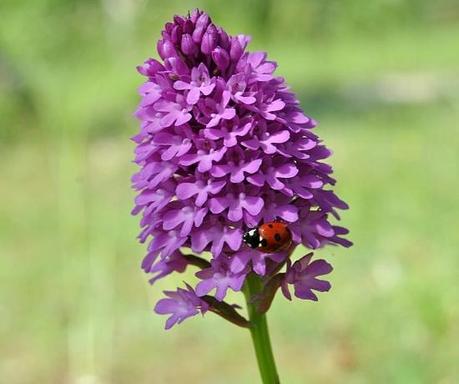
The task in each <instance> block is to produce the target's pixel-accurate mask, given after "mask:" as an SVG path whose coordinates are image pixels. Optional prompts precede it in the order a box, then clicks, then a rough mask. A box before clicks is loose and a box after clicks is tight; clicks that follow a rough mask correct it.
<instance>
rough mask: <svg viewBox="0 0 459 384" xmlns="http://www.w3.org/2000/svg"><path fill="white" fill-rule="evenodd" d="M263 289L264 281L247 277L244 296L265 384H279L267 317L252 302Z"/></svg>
mask: <svg viewBox="0 0 459 384" xmlns="http://www.w3.org/2000/svg"><path fill="white" fill-rule="evenodd" d="M262 288H263V285H262V281H261V279H260V278H259V277H258V276H257V275H255V274H251V275H249V276H248V277H247V280H246V283H245V286H244V295H245V299H246V302H247V310H248V312H249V319H250V333H251V335H252V341H253V346H254V348H255V354H256V356H257V361H258V368H259V370H260V374H261V379H262V382H263V384H279V376H278V374H277V371H276V363H275V362H274V356H273V351H272V349H271V341H270V340H269V331H268V323H267V321H266V315H265V314H264V313H263V314H261V313H259V312H257V309H256V304H255V303H253V302H252V298H253V297H254V295H257V294H258V293H260V291H261V290H262Z"/></svg>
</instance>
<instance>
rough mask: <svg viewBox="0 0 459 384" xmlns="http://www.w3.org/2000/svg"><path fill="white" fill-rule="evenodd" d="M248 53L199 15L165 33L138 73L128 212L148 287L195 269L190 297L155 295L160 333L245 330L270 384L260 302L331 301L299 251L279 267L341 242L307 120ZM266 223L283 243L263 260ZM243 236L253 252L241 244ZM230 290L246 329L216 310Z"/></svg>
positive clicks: (262, 57) (327, 170) (319, 265)
mask: <svg viewBox="0 0 459 384" xmlns="http://www.w3.org/2000/svg"><path fill="white" fill-rule="evenodd" d="M249 41H250V38H249V37H247V36H244V35H237V36H230V35H228V34H227V33H226V32H225V31H224V30H223V29H222V28H220V27H218V26H216V25H214V24H213V23H212V21H211V19H210V17H209V16H208V15H207V14H206V13H204V12H202V11H199V10H195V11H193V12H191V13H190V14H188V15H187V16H185V17H180V16H175V17H174V19H173V21H172V22H169V23H167V24H166V25H165V29H164V31H162V38H161V39H160V40H159V41H158V44H157V50H158V54H159V57H160V58H161V61H158V60H156V59H152V58H150V59H148V60H146V61H145V62H144V63H143V64H142V65H140V66H139V67H138V68H137V69H138V71H139V72H140V74H141V75H143V76H144V77H145V81H144V83H143V85H142V86H141V87H140V89H139V93H140V96H141V98H142V99H141V101H140V104H139V107H138V109H137V111H136V113H135V115H136V117H137V118H138V119H139V120H140V131H139V133H138V134H137V135H136V136H134V137H133V141H134V142H135V143H136V149H135V162H136V163H137V164H138V166H139V167H140V169H139V171H138V172H137V173H136V174H135V175H134V176H133V177H132V182H133V187H134V189H135V190H137V191H138V195H137V197H136V200H135V208H134V210H133V213H134V214H141V215H142V219H141V227H142V231H141V233H140V235H139V239H140V241H141V242H142V243H143V242H147V243H148V245H147V255H146V256H145V259H144V260H143V263H142V268H143V270H144V271H145V272H146V273H147V274H149V275H150V282H151V283H152V284H154V283H155V282H156V281H157V280H159V279H161V278H164V277H166V276H168V275H170V274H173V273H181V272H184V271H185V270H187V269H188V268H195V269H197V271H196V277H197V278H198V283H197V284H196V285H195V286H194V287H192V286H191V285H189V284H188V283H185V286H184V287H180V288H177V290H175V291H166V292H164V293H165V298H163V299H161V300H159V302H158V303H157V304H156V306H155V312H156V313H158V314H160V315H167V316H168V319H167V321H166V329H169V328H171V327H172V326H174V325H175V324H180V323H181V322H182V321H184V320H185V319H187V318H189V317H192V316H195V315H197V314H199V313H200V314H205V313H207V312H213V313H215V314H217V315H219V316H221V317H223V318H224V319H226V320H228V321H230V322H231V323H233V324H236V325H238V326H241V327H246V328H249V329H250V331H251V334H252V339H253V342H254V346H255V352H256V356H257V360H258V364H259V368H260V372H261V376H262V380H263V382H264V383H278V382H279V379H278V375H277V372H276V367H275V364H274V359H273V353H272V351H271V345H270V341H269V334H268V330H267V323H266V314H265V312H266V311H267V310H268V309H269V308H270V306H271V302H272V300H273V297H274V296H275V294H276V292H278V291H280V292H282V293H283V294H284V296H285V297H286V298H287V299H289V300H291V299H292V292H293V295H294V296H295V297H296V298H299V299H303V300H312V301H316V300H317V299H318V298H317V293H318V292H325V291H328V290H329V289H330V284H329V283H328V282H327V281H325V280H323V279H322V278H323V276H324V275H326V274H328V273H330V272H331V270H332V267H331V265H330V264H329V263H327V262H326V261H325V260H318V259H315V260H313V255H312V253H309V254H307V255H306V256H304V257H302V258H300V259H299V260H296V261H295V260H292V254H293V250H294V249H295V247H296V246H298V245H302V246H304V247H306V248H308V249H311V250H314V249H318V248H321V247H324V246H325V245H328V244H330V245H341V246H344V247H349V246H351V245H352V243H351V242H350V241H349V240H347V239H345V238H344V237H343V236H344V235H346V234H347V232H348V231H347V230H346V229H345V228H343V227H340V226H337V225H335V224H333V223H332V219H338V218H339V216H338V213H337V211H338V210H342V209H347V205H346V203H344V202H343V201H342V200H340V199H339V198H338V197H337V196H336V195H335V193H334V192H333V186H334V185H335V179H333V177H332V168H331V167H330V166H329V165H328V164H326V163H325V162H324V160H325V159H326V158H328V157H329V156H330V154H331V152H330V151H329V150H328V149H327V148H326V147H325V146H324V144H323V143H322V141H321V140H320V139H319V137H318V136H317V135H316V134H315V133H314V132H313V128H314V127H315V126H316V122H315V120H313V119H312V118H311V117H309V116H307V115H305V114H304V112H303V111H302V109H301V107H300V105H299V102H298V100H297V98H296V97H295V95H294V94H293V93H292V92H291V91H290V90H289V88H288V86H287V84H286V83H285V81H284V79H283V78H282V77H279V76H276V75H275V70H276V63H275V62H273V61H270V60H268V59H267V55H266V53H264V52H250V51H248V50H247V45H248V43H249ZM269 223H275V224H276V227H279V228H283V232H284V235H285V236H286V238H287V240H286V241H285V244H282V247H277V248H276V251H274V252H272V251H268V248H269V246H270V244H271V243H272V242H274V243H275V242H276V241H280V240H279V239H280V234H278V233H276V234H274V235H273V236H274V237H273V238H270V237H269V236H270V235H266V234H264V232H263V231H262V230H261V229H260V226H263V225H268V226H270V228H272V224H269ZM254 228H255V232H256V233H258V235H257V234H256V235H255V236H259V237H260V238H259V246H257V244H255V246H254V244H253V243H252V244H249V243H247V242H245V241H243V238H244V239H245V236H244V234H246V233H248V232H249V231H250V230H253V229H254ZM255 232H253V231H252V232H250V233H252V234H253V233H255ZM266 237H267V238H266ZM249 245H250V246H249ZM274 245H275V244H274ZM267 247H268V248H267ZM202 252H206V254H210V256H209V257H204V256H202V255H201V256H200V255H199V254H201V253H202ZM279 288H280V290H279ZM229 290H232V291H236V292H238V291H242V292H243V293H244V295H245V297H246V301H247V309H248V318H246V317H245V316H244V315H243V314H242V313H241V308H240V307H238V306H236V305H232V304H230V303H227V302H226V301H225V297H226V295H227V293H228V291H229Z"/></svg>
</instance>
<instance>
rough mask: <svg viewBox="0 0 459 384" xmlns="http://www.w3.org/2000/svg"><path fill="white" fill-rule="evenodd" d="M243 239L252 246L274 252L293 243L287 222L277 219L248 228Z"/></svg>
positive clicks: (262, 250) (266, 251)
mask: <svg viewBox="0 0 459 384" xmlns="http://www.w3.org/2000/svg"><path fill="white" fill-rule="evenodd" d="M242 239H243V240H244V243H246V244H247V245H248V246H249V247H250V248H254V249H258V250H259V251H261V252H265V253H274V252H279V251H281V250H283V249H285V248H288V246H289V245H290V244H291V243H292V234H291V232H290V230H289V229H288V226H287V224H286V223H284V222H282V221H278V220H276V221H271V222H269V223H263V224H261V225H259V226H258V227H255V228H252V229H250V230H248V231H247V232H246V233H244V236H243V238H242Z"/></svg>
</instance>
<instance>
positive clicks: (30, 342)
mask: <svg viewBox="0 0 459 384" xmlns="http://www.w3.org/2000/svg"><path fill="white" fill-rule="evenodd" d="M29 12H30V13H31V15H33V14H34V12H38V11H37V10H36V9H31V10H29ZM40 12H41V11H40ZM57 12H58V10H56V11H55V13H57ZM164 12H165V11H164ZM37 14H41V13H39V12H38V13H37ZM63 14H64V15H65V14H66V13H65V12H64V13H63ZM10 15H11V17H13V16H14V12H12V13H10ZM55 16H56V14H53V17H55ZM50 17H51V16H50ZM68 17H69V20H73V21H74V22H75V20H77V19H72V18H71V17H70V16H68ZM78 17H82V16H81V15H80V16H78ZM90 17H91V18H90V19H91V20H93V21H97V20H98V17H99V16H98V13H97V12H94V13H91V14H90ZM159 19H160V18H159V17H158V20H156V19H155V23H159V22H160V21H162V20H159ZM66 20H67V19H66ZM142 20H143V21H142V23H143V24H142V25H144V24H145V25H146V24H147V21H148V20H147V18H146V17H145V18H144V19H142ZM218 21H219V22H221V23H223V24H225V23H224V19H223V17H222V16H220V20H218ZM5 22H6V23H10V24H11V27H10V29H9V30H8V31H9V33H10V34H9V35H8V36H9V38H10V39H11V45H8V44H6V43H5V42H4V44H3V46H4V47H10V48H8V49H7V52H8V53H9V54H10V57H11V58H12V62H13V63H15V65H14V66H13V67H15V68H16V69H18V71H19V73H20V74H22V76H23V78H24V80H25V84H26V85H27V87H26V88H25V91H24V92H25V93H24V94H25V95H28V96H27V97H26V99H25V100H29V101H30V103H31V104H30V105H32V106H33V108H30V109H29V108H24V107H23V105H22V104H21V100H23V99H21V98H18V99H15V97H18V96H17V95H16V93H14V92H13V93H12V94H9V93H3V95H2V100H7V101H8V104H4V105H5V106H6V107H4V108H5V109H4V111H6V112H5V114H4V116H5V122H7V123H8V127H5V130H3V126H2V130H3V131H2V133H1V135H0V138H3V140H2V141H1V144H0V149H1V150H0V175H1V178H2V179H1V183H0V186H1V187H0V199H1V201H2V202H3V203H2V204H0V255H1V256H0V382H5V383H9V384H28V383H30V384H35V383H78V384H102V383H114V384H118V383H119V384H124V383H139V384H140V383H155V384H161V383H167V384H169V383H183V382H189V383H218V384H224V383H255V382H257V380H258V372H257V367H256V362H255V356H254V353H253V351H252V345H251V340H250V335H249V333H248V332H247V331H246V330H244V329H238V328H236V327H234V326H232V325H230V324H227V323H225V322H224V321H223V320H221V319H220V318H217V317H216V316H214V315H213V314H208V315H206V316H205V319H201V318H199V317H196V318H193V319H191V320H189V321H187V322H185V323H184V324H183V325H181V326H179V327H176V328H174V329H173V330H172V331H170V332H164V331H163V323H164V318H162V317H159V316H156V315H154V314H153V313H152V310H151V309H152V307H153V305H154V303H155V302H156V301H157V300H158V298H159V297H160V296H161V290H163V289H168V288H173V287H174V286H176V285H177V284H179V283H181V281H182V280H183V279H184V278H185V279H186V278H191V275H192V271H189V272H188V273H187V274H186V275H185V276H183V275H180V276H174V277H172V278H170V279H166V280H164V281H161V282H159V283H158V284H157V286H155V287H153V288H151V287H150V286H149V285H148V284H147V278H146V276H145V275H143V274H142V273H141V271H140V268H139V263H140V260H141V258H142V256H143V253H144V249H143V247H142V246H140V245H138V244H137V243H136V240H135V236H136V234H137V225H138V218H133V217H131V216H130V214H129V212H130V209H131V207H132V199H133V197H134V194H133V192H132V191H131V190H130V188H129V177H130V175H131V174H132V172H133V171H134V169H135V168H134V166H133V164H132V163H131V159H132V150H133V146H132V144H131V143H130V142H129V141H128V137H129V136H131V135H132V134H133V133H134V132H135V130H136V123H135V122H134V121H133V120H132V118H131V116H130V111H131V110H132V109H133V108H134V105H135V103H136V100H137V99H136V97H135V95H134V89H135V87H136V86H137V85H138V83H139V81H140V79H139V77H137V76H136V75H135V73H134V72H129V71H131V69H132V67H133V66H134V64H136V63H137V62H139V61H140V60H142V59H143V57H144V56H146V55H147V54H148V53H147V51H146V47H147V48H148V49H149V50H150V51H151V38H150V36H145V37H143V38H142V40H140V41H136V42H135V43H132V44H127V43H129V42H130V38H129V36H124V35H123V33H122V31H116V28H113V24H110V23H107V25H106V27H107V30H106V31H102V28H100V27H97V26H95V25H94V24H91V23H88V25H86V26H85V27H84V30H85V31H86V33H87V35H85V34H84V33H83V34H82V35H81V36H80V37H79V38H81V39H83V40H84V41H85V42H88V41H89V37H91V36H102V35H103V33H106V35H105V36H106V37H104V38H101V39H94V40H95V41H94V42H92V43H91V44H90V45H89V46H87V47H86V48H85V49H84V50H85V51H86V53H87V54H86V55H83V57H84V58H85V60H84V61H83V63H81V61H80V62H78V65H74V66H70V65H69V63H71V62H72V60H74V59H75V58H77V57H78V55H79V54H81V52H79V53H78V52H73V51H72V52H70V50H69V52H68V57H67V56H66V55H64V54H62V53H60V54H59V55H58V51H59V50H60V49H64V48H62V47H63V46H65V44H64V42H65V39H64V37H65V36H63V37H62V39H64V42H62V41H61V40H59V39H57V38H55V37H53V38H51V40H50V41H49V42H48V45H45V46H44V48H43V49H44V50H43V52H45V53H46V54H55V55H56V57H54V58H52V60H55V61H53V62H54V63H55V65H54V66H51V65H50V62H49V58H48V56H46V55H45V54H44V53H43V52H41V51H40V50H39V47H36V46H31V49H30V51H29V52H26V53H24V55H25V56H27V57H29V58H30V59H36V61H27V60H25V61H24V62H21V63H19V61H16V58H17V57H19V53H20V51H21V47H22V48H24V47H25V46H27V43H28V42H30V41H32V42H33V41H34V35H33V34H32V33H30V31H28V32H27V33H26V34H25V36H22V35H21V34H20V31H21V28H20V24H19V23H18V22H17V21H16V22H15V21H14V20H12V19H8V20H7V21H5ZM37 22H38V21H36V20H35V21H33V23H32V25H35V23H37ZM233 23H234V24H232V28H230V29H231V31H232V32H236V31H237V30H240V25H239V24H237V23H236V22H233ZM72 25H73V24H72ZM72 25H71V26H69V28H71V27H72ZM13 26H15V28H13ZM110 26H111V27H110ZM75 28H76V27H75ZM110 28H112V29H110ZM126 28H127V29H129V28H128V27H126ZM142 28H145V29H146V28H147V27H142ZM142 28H140V30H142ZM155 28H156V27H151V28H148V31H149V34H151V33H153V34H154V33H156V30H157V29H155ZM77 29H78V28H77ZM5 30H6V29H5ZM137 32H138V31H137ZM137 32H136V31H134V32H133V33H134V36H136V33H137ZM399 32H400V33H399V34H397V33H396V32H391V33H386V34H385V35H384V36H383V37H381V39H379V40H378V44H376V45H375V43H374V39H372V38H365V36H358V35H346V36H342V37H340V38H339V39H334V40H332V41H328V42H320V41H319V42H315V43H311V44H310V45H309V44H306V43H305V42H303V41H302V40H300V39H299V38H295V39H293V40H292V41H291V42H289V43H287V44H282V45H280V44H279V43H278V42H275V43H273V45H274V46H273V47H271V48H272V49H271V51H272V56H273V57H274V58H275V59H277V60H278V62H279V64H280V66H279V70H280V72H281V73H282V74H285V76H286V77H287V78H288V79H289V81H290V82H291V84H292V87H293V89H294V90H296V91H297V92H298V93H299V94H300V96H301V99H302V102H303V106H304V108H305V110H306V111H307V112H309V113H310V114H311V115H313V116H314V117H315V118H317V119H318V120H319V121H320V125H319V127H318V128H317V133H318V134H319V135H321V136H322V137H323V138H324V139H325V142H326V143H327V144H328V145H329V146H330V147H331V148H332V149H333V150H334V157H332V160H331V161H332V163H333V165H334V167H335V170H336V177H337V179H338V180H339V183H338V186H337V189H338V192H339V193H340V195H341V196H342V197H343V198H344V199H345V200H346V201H347V202H349V204H350V206H351V209H350V210H349V211H347V212H344V213H343V223H344V225H346V226H347V227H349V228H350V229H351V236H350V237H351V238H352V240H353V241H354V242H355V245H354V247H353V248H351V249H349V250H341V249H337V248H326V249H324V250H321V251H319V252H318V255H320V256H322V257H325V258H327V259H328V260H330V261H331V262H332V263H333V265H334V268H335V270H334V272H333V274H332V277H331V278H332V283H333V290H332V291H331V292H330V293H329V294H323V295H321V296H320V301H319V303H310V302H300V301H294V302H293V303H290V302H287V301H286V300H285V299H284V298H283V297H281V296H279V297H277V298H276V300H275V302H274V305H273V307H272V309H271V311H270V312H269V315H268V318H269V322H270V330H271V334H272V339H273V340H272V341H273V348H274V353H275V356H276V359H277V361H278V368H279V374H280V376H281V379H283V381H282V382H283V383H288V384H296V383H298V384H300V383H301V384H303V383H308V382H316V383H327V384H328V383H331V384H333V383H336V384H341V383H362V384H364V383H403V384H407V383H408V384H411V383H413V384H418V383H429V384H430V383H439V384H450V383H455V382H456V381H457V378H458V377H459V372H458V365H457V362H458V361H459V344H458V343H457V340H458V339H459V325H458V324H459V310H458V306H457V303H458V302H459V290H458V289H457V271H458V270H459V258H458V251H457V250H458V249H459V236H458V235H457V232H458V228H459V219H458V214H459V209H458V202H459V201H458V197H457V196H458V194H457V190H458V189H459V181H458V178H457V171H458V168H457V164H458V159H459V158H458V148H459V127H458V125H457V121H458V119H459V110H458V108H457V101H458V99H459V91H458V89H457V71H456V70H455V68H457V64H459V58H458V57H457V50H453V49H452V48H451V47H452V46H453V44H452V42H453V36H454V33H455V32H457V28H455V27H452V26H451V27H449V29H448V28H447V27H446V26H445V27H437V28H434V29H433V30H422V29H421V28H420V29H419V30H417V31H414V30H413V31H399ZM94 34H95V35H94ZM107 36H109V37H111V38H108V37H107ZM14 39H15V40H14ZM85 39H86V40H85ZM13 40H14V41H16V42H17V46H14V44H12V42H13ZM71 41H73V40H71ZM61 43H62V44H64V45H59V44H61ZM121 43H126V48H125V49H124V48H123V49H117V48H116V47H118V46H121V47H124V45H122V44H121ZM53 44H54V45H56V46H57V48H56V47H53ZM73 44H75V46H76V47H78V46H79V45H78V40H77V41H76V42H75V41H73ZM255 45H256V46H257V47H261V45H262V44H260V43H259V42H255ZM13 46H14V49H13V48H12V47H13ZM298 47H300V48H298ZM306 47H308V49H306ZM311 52H312V53H311ZM33 68H35V70H36V72H30V70H31V69H33ZM394 73H396V74H401V81H403V80H404V79H405V77H406V78H410V79H411V77H410V76H412V75H415V80H414V81H415V84H414V87H416V86H418V85H419V84H421V85H425V84H426V82H427V83H428V85H427V86H428V87H431V88H429V89H430V90H431V93H429V94H430V95H431V97H428V98H427V99H426V100H424V101H423V100H420V101H419V100H415V99H413V100H407V101H404V102H400V101H396V100H392V101H391V99H390V97H389V98H387V97H386V96H384V95H383V94H382V93H381V87H384V85H386V86H387V84H389V85H391V84H393V83H390V82H389V83H387V76H391V75H393V74H394ZM425 74H428V75H427V76H428V78H429V79H430V78H433V79H434V81H433V82H430V80H426V77H423V76H424V75H425ZM419 75H421V77H419ZM416 76H417V77H416ZM408 84H411V85H412V84H413V83H408ZM429 84H430V85H429ZM432 84H433V85H432ZM407 87H408V86H407ZM5 89H7V91H8V92H10V88H8V87H7V88H5ZM12 89H15V88H14V87H13V88H12ZM389 91H390V90H389ZM5 95H6V96H5ZM11 95H13V96H14V97H12V96H11ZM390 95H391V93H390V92H389V96H390ZM3 96H5V97H3ZM18 100H19V101H18ZM7 130H9V131H8V132H7ZM233 297H234V300H235V301H236V302H238V303H240V304H242V303H243V298H242V295H234V296H233Z"/></svg>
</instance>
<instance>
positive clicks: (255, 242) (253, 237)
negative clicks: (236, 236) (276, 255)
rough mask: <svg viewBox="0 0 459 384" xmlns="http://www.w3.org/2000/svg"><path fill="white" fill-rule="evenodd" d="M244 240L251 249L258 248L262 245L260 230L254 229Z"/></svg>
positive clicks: (248, 232) (247, 233)
mask: <svg viewBox="0 0 459 384" xmlns="http://www.w3.org/2000/svg"><path fill="white" fill-rule="evenodd" d="M242 240H244V243H246V244H247V245H248V246H249V247H250V248H258V247H259V245H260V235H259V234H258V229H257V228H254V229H251V230H249V231H247V232H246V233H244V236H243V237H242Z"/></svg>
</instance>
